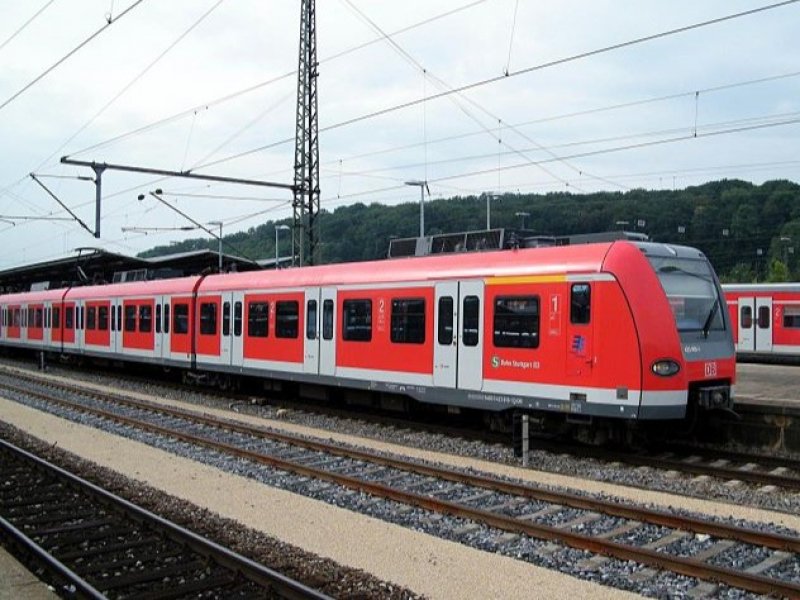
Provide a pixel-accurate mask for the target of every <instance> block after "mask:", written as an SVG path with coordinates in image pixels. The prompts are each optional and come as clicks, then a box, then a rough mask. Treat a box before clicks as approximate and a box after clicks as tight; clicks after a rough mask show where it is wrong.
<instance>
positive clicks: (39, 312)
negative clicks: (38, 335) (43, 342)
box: [34, 308, 44, 329]
mask: <svg viewBox="0 0 800 600" xmlns="http://www.w3.org/2000/svg"><path fill="white" fill-rule="evenodd" d="M34 319H35V321H34V323H35V325H36V327H38V328H39V329H41V328H42V327H44V310H43V309H41V308H37V309H36V314H35V315H34Z"/></svg>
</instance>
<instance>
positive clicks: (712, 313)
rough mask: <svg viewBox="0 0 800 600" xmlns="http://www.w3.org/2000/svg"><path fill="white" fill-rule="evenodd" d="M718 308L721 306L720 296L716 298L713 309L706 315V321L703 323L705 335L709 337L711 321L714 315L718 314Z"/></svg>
mask: <svg viewBox="0 0 800 600" xmlns="http://www.w3.org/2000/svg"><path fill="white" fill-rule="evenodd" d="M717 308H719V298H716V299H715V300H714V304H712V305H711V310H710V311H708V317H706V322H705V323H704V324H703V336H704V337H705V338H706V339H708V331H709V329H711V321H713V320H714V315H716V314H717Z"/></svg>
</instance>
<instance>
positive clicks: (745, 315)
mask: <svg viewBox="0 0 800 600" xmlns="http://www.w3.org/2000/svg"><path fill="white" fill-rule="evenodd" d="M755 309H756V299H755V298H752V297H749V298H748V297H744V296H742V297H740V298H739V343H738V344H737V345H736V349H737V350H741V351H744V352H748V351H749V352H752V351H754V350H755V349H756V335H755V331H756V330H755V318H754V317H755V312H756V310H755Z"/></svg>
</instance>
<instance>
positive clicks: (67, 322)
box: [64, 306, 75, 329]
mask: <svg viewBox="0 0 800 600" xmlns="http://www.w3.org/2000/svg"><path fill="white" fill-rule="evenodd" d="M74 319H75V311H74V310H72V307H71V306H68V307H67V308H65V309H64V329H72V328H73V326H74Z"/></svg>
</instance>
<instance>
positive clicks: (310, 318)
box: [306, 300, 317, 340]
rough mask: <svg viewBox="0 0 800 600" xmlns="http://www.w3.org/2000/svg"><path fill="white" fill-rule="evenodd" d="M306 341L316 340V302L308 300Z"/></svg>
mask: <svg viewBox="0 0 800 600" xmlns="http://www.w3.org/2000/svg"><path fill="white" fill-rule="evenodd" d="M306 339H308V340H315V339H317V301H316V300H309V301H308V303H307V304H306Z"/></svg>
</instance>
